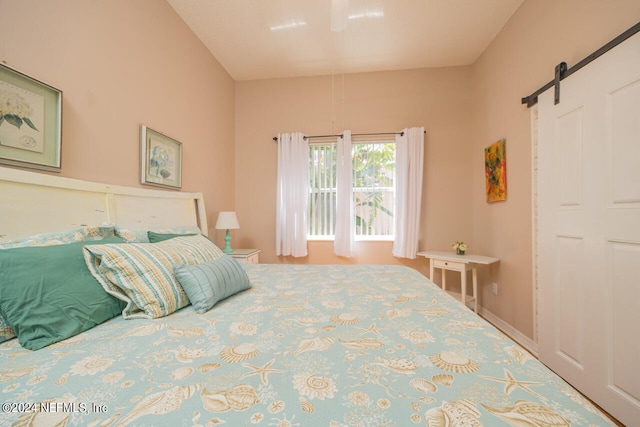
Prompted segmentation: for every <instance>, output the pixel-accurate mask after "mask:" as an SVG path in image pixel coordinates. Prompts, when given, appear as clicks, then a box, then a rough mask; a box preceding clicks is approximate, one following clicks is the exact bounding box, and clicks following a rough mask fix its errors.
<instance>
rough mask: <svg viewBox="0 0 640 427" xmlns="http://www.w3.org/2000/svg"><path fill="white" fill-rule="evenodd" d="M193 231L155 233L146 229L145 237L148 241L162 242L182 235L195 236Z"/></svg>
mask: <svg viewBox="0 0 640 427" xmlns="http://www.w3.org/2000/svg"><path fill="white" fill-rule="evenodd" d="M195 235H196V234H195V233H190V234H180V233H156V232H155V231H147V238H148V239H149V243H158V242H164V241H165V240H169V239H173V238H174V237H183V236H195Z"/></svg>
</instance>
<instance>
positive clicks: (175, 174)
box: [140, 125, 182, 189]
mask: <svg viewBox="0 0 640 427" xmlns="http://www.w3.org/2000/svg"><path fill="white" fill-rule="evenodd" d="M140 149H141V151H140V159H141V165H140V170H141V182H142V184H148V185H155V186H159V187H167V188H173V189H180V188H181V187H182V143H180V142H178V141H176V140H175V139H173V138H169V137H168V136H166V135H163V134H161V133H160V132H157V131H155V130H153V129H150V128H148V127H146V126H145V125H141V126H140Z"/></svg>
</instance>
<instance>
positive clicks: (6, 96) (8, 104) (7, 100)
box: [0, 90, 38, 131]
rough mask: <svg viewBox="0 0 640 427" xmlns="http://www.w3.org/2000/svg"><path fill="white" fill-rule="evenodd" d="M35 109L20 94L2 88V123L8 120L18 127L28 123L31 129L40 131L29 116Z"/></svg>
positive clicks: (0, 105) (0, 118)
mask: <svg viewBox="0 0 640 427" xmlns="http://www.w3.org/2000/svg"><path fill="white" fill-rule="evenodd" d="M32 114H33V110H32V109H31V106H30V105H29V103H28V102H27V101H26V100H25V99H24V98H23V97H21V96H20V95H18V94H17V93H14V92H9V91H7V90H0V125H1V124H2V123H3V122H5V121H6V122H7V123H9V124H11V125H13V126H15V127H17V128H18V129H20V126H22V124H23V123H26V124H27V126H29V127H30V128H31V129H33V130H35V131H38V129H37V128H36V126H35V125H34V124H33V122H32V121H31V120H30V119H29V116H31V115H32Z"/></svg>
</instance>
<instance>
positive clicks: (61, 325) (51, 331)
mask: <svg viewBox="0 0 640 427" xmlns="http://www.w3.org/2000/svg"><path fill="white" fill-rule="evenodd" d="M122 242H123V240H122V239H120V238H118V237H108V238H105V239H102V240H100V241H95V242H91V243H92V244H104V243H122ZM86 244H87V242H78V243H69V244H66V245H58V246H37V247H35V246H34V247H26V248H15V249H6V250H3V251H0V284H1V285H0V313H1V314H2V316H3V317H4V318H5V319H6V321H7V323H8V324H9V325H11V326H12V327H13V329H14V331H15V333H16V335H17V336H18V342H19V343H20V345H21V346H23V347H25V348H28V349H30V350H38V349H40V348H42V347H46V346H48V345H49V344H53V343H55V342H58V341H61V340H64V339H66V338H69V337H72V336H74V335H76V334H79V333H80V332H83V331H86V330H87V329H90V328H92V327H94V326H95V325H97V324H99V323H102V322H104V321H105V320H107V319H110V318H112V317H115V316H117V315H118V314H120V313H121V312H122V309H123V307H124V305H125V304H124V302H123V301H120V300H118V299H117V298H115V297H113V296H111V295H109V294H107V293H106V292H105V291H104V289H103V288H102V286H100V283H98V281H97V280H96V279H95V278H94V277H93V276H92V275H91V273H90V272H89V269H88V268H87V265H86V263H85V260H84V256H83V252H82V248H83V247H84V246H85V245H86Z"/></svg>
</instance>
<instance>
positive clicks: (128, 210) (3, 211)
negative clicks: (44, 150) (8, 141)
mask: <svg viewBox="0 0 640 427" xmlns="http://www.w3.org/2000/svg"><path fill="white" fill-rule="evenodd" d="M105 223H109V224H115V225H118V226H121V227H125V228H144V229H157V228H167V227H182V226H190V225H195V226H198V227H200V230H201V231H202V233H204V234H205V235H206V234H207V232H208V228H207V215H206V212H205V205H204V198H203V196H202V194H201V193H186V192H176V191H163V190H148V189H144V188H134V187H123V186H116V185H107V184H100V183H96V182H88V181H81V180H77V179H71V178H64V177H59V176H52V175H47V174H42V173H35V172H27V171H23V170H18V169H10V168H5V167H0V242H7V241H9V240H12V239H16V238H20V237H27V236H31V235H34V234H38V233H46V232H51V231H66V230H71V229H73V228H76V227H79V226H81V225H94V226H97V225H103V224H105Z"/></svg>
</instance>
